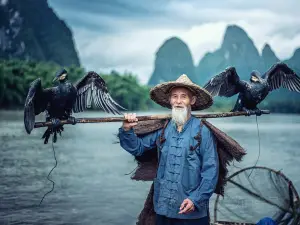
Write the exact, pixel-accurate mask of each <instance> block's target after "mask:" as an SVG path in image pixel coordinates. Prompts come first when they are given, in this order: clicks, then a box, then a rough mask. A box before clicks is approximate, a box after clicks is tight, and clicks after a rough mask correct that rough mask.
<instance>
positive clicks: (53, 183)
mask: <svg viewBox="0 0 300 225" xmlns="http://www.w3.org/2000/svg"><path fill="white" fill-rule="evenodd" d="M52 150H53V155H54V159H55V165H54V167H53V168H52V169H51V170H50V172H49V173H48V176H47V179H48V180H49V181H51V182H52V189H51V190H50V191H48V192H47V193H46V194H45V195H44V196H43V198H42V200H41V201H40V204H39V206H40V205H41V204H42V202H43V200H44V198H45V197H46V195H47V194H49V193H51V192H52V191H53V190H54V185H55V182H54V181H53V180H51V179H50V178H49V176H50V174H51V172H52V171H53V170H54V169H55V167H56V166H57V159H56V156H55V150H54V143H53V139H52Z"/></svg>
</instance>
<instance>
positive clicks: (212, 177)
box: [119, 116, 219, 219]
mask: <svg viewBox="0 0 300 225" xmlns="http://www.w3.org/2000/svg"><path fill="white" fill-rule="evenodd" d="M199 131H200V120H199V119H197V118H195V117H193V116H191V118H190V119H189V120H188V121H187V122H186V123H185V125H184V127H183V129H182V131H181V132H180V133H179V132H178V131H177V129H176V125H175V124H174V123H173V122H169V124H168V125H167V127H166V129H165V133H164V136H165V139H166V141H165V142H164V143H163V144H162V145H161V146H157V147H158V148H157V149H160V162H159V167H158V171H157V176H156V178H155V179H154V199H153V203H154V210H155V212H156V213H157V214H160V215H164V216H167V217H169V218H179V219H195V218H201V217H204V216H207V215H208V214H207V213H208V209H209V208H208V207H209V198H210V197H211V195H212V194H213V192H214V189H215V187H216V185H217V181H218V171H219V161H218V154H217V151H216V143H215V140H214V137H213V135H212V133H211V131H210V130H209V129H208V128H207V127H206V126H203V127H202V131H201V136H202V141H201V145H200V147H198V148H197V149H195V150H194V151H193V150H190V146H196V145H197V143H198V142H197V140H196V139H195V138H194V137H195V136H196V135H197V133H198V132H199ZM161 132H162V130H161V129H160V130H158V131H156V132H153V133H151V134H148V135H146V136H145V137H143V138H139V137H137V135H136V134H135V133H134V131H133V129H131V130H129V131H125V130H124V129H123V128H122V127H121V128H120V129H119V138H120V144H121V146H122V147H123V148H124V149H125V150H126V151H127V152H129V153H130V154H132V155H134V156H139V155H142V154H143V153H144V152H145V151H147V150H150V149H153V148H154V147H156V143H157V142H156V140H157V139H158V138H159V136H160V134H161ZM186 198H189V199H190V200H191V201H193V203H194V205H195V211H194V212H191V213H188V214H178V212H179V211H180V210H179V208H180V205H181V203H182V202H183V200H184V199H186Z"/></svg>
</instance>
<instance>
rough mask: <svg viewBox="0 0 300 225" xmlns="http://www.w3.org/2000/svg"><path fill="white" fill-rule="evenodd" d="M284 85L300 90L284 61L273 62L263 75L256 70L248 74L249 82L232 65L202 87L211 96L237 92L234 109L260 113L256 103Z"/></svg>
mask: <svg viewBox="0 0 300 225" xmlns="http://www.w3.org/2000/svg"><path fill="white" fill-rule="evenodd" d="M280 87H284V88H287V89H289V90H290V91H296V92H300V78H299V76H297V74H296V73H295V72H294V71H293V70H292V69H291V68H289V67H288V66H287V65H286V64H285V63H282V62H278V63H276V64H274V65H273V66H272V67H271V68H270V69H269V70H268V71H267V72H266V73H265V74H264V75H263V76H261V75H260V73H259V72H258V71H256V70H254V71H252V72H251V74H250V82H247V81H244V80H240V77H239V76H238V74H237V72H236V70H235V68H234V67H228V68H227V69H225V71H223V72H221V73H220V74H218V75H216V76H214V77H213V78H211V79H210V80H209V81H208V82H207V83H206V84H205V85H204V88H205V89H206V90H207V91H208V92H210V93H211V94H212V96H224V97H231V96H233V95H235V94H239V95H238V98H237V101H236V104H235V106H234V108H233V109H232V110H231V111H232V112H234V111H246V112H247V113H250V112H254V113H256V114H257V115H261V111H260V110H259V109H258V108H257V105H258V104H259V103H261V102H262V101H263V100H264V99H265V98H266V97H267V95H268V94H269V92H270V91H273V90H275V89H278V88H280Z"/></svg>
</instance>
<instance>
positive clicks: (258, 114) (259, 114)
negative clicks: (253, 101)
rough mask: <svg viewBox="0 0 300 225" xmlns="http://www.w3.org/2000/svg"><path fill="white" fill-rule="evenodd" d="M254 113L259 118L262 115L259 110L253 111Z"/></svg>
mask: <svg viewBox="0 0 300 225" xmlns="http://www.w3.org/2000/svg"><path fill="white" fill-rule="evenodd" d="M254 112H255V114H256V115H257V116H261V114H262V111H261V110H260V109H255V110H254Z"/></svg>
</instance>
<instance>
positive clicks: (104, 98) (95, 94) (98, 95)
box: [73, 71, 126, 114]
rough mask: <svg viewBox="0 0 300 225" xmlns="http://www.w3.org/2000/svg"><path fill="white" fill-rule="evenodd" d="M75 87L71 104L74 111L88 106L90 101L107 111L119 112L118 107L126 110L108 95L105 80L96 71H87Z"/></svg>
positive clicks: (90, 103)
mask: <svg viewBox="0 0 300 225" xmlns="http://www.w3.org/2000/svg"><path fill="white" fill-rule="evenodd" d="M75 87H76V89H77V97H76V102H75V104H74V106H73V111H74V112H75V113H77V112H83V111H84V110H85V109H87V108H90V107H91V106H92V102H93V103H94V105H95V106H96V107H98V108H101V109H103V110H104V111H105V112H107V113H113V114H121V113H120V112H119V109H123V110H126V109H125V108H123V107H122V106H120V105H119V104H118V103H117V102H116V101H115V100H114V99H113V98H112V97H111V96H110V94H109V92H108V89H107V87H106V83H105V81H104V80H103V78H102V77H100V76H99V75H98V74H97V73H96V72H93V71H90V72H88V73H87V74H86V75H85V76H84V77H83V78H82V79H81V80H79V81H78V82H77V83H76V84H75Z"/></svg>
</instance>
